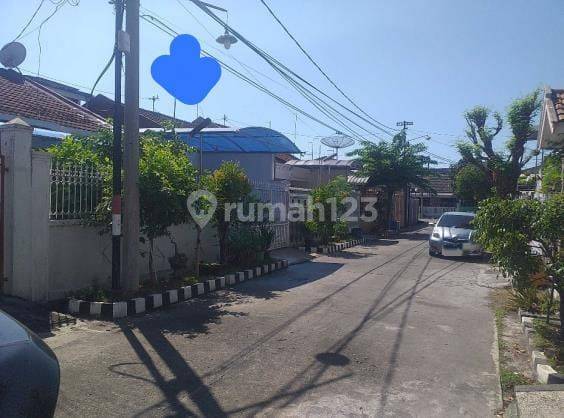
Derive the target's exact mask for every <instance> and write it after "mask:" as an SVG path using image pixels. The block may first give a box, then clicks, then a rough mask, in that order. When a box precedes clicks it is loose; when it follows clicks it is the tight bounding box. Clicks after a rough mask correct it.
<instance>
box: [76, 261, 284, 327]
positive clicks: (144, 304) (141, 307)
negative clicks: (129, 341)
mask: <svg viewBox="0 0 564 418" xmlns="http://www.w3.org/2000/svg"><path fill="white" fill-rule="evenodd" d="M287 267H288V260H280V261H276V262H274V263H271V264H265V265H263V266H257V267H255V268H253V269H247V270H244V271H238V272H236V273H232V274H226V275H225V276H221V277H219V276H218V277H216V278H214V279H210V280H206V281H205V282H203V283H196V284H193V285H190V286H184V287H181V288H179V289H170V290H165V291H163V292H161V293H153V294H151V295H147V296H145V297H140V298H133V299H129V300H127V301H122V302H113V303H109V302H87V301H84V300H79V299H70V300H69V303H68V310H69V313H70V314H79V315H81V316H90V317H95V318H101V319H109V320H112V319H118V318H123V317H126V316H131V315H137V314H142V313H144V312H147V311H153V310H155V309H159V308H162V307H166V306H168V305H174V304H177V303H179V302H183V301H185V300H188V299H192V298H194V297H197V296H201V295H204V294H206V293H211V292H215V291H216V290H219V289H224V288H225V287H228V286H234V285H236V284H237V283H241V282H244V281H246V280H250V279H253V278H256V279H260V278H262V277H263V276H264V275H266V274H269V273H273V272H275V271H277V270H282V269H285V268H287Z"/></svg>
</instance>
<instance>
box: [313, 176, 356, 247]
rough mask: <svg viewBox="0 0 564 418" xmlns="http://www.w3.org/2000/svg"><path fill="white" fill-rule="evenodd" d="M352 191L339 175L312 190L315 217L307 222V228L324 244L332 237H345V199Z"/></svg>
mask: <svg viewBox="0 0 564 418" xmlns="http://www.w3.org/2000/svg"><path fill="white" fill-rule="evenodd" d="M351 192H352V188H351V186H350V184H349V183H348V182H347V179H346V178H345V177H343V176H337V177H335V178H333V179H331V181H330V182H328V183H326V184H322V185H321V186H318V187H316V188H315V189H313V190H312V191H311V199H312V203H313V205H314V207H313V208H312V214H311V215H312V218H313V219H312V220H310V221H308V222H306V228H307V229H308V230H309V231H310V232H313V233H315V234H317V235H318V236H319V239H320V241H321V243H322V244H327V243H328V242H329V241H330V240H331V238H343V235H346V234H347V232H348V226H347V224H346V223H345V222H344V221H342V220H341V216H342V215H343V213H344V211H345V209H346V204H345V203H344V202H343V200H344V199H346V198H347V197H349V196H350V194H351ZM332 212H334V213H332Z"/></svg>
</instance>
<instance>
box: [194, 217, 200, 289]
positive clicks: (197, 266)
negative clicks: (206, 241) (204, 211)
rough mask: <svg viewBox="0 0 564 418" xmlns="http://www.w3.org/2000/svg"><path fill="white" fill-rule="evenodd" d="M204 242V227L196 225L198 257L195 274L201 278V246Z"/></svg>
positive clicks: (195, 263)
mask: <svg viewBox="0 0 564 418" xmlns="http://www.w3.org/2000/svg"><path fill="white" fill-rule="evenodd" d="M201 243H202V228H200V225H196V257H195V262H194V275H195V276H196V279H200V246H201Z"/></svg>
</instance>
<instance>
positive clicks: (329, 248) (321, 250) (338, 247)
mask: <svg viewBox="0 0 564 418" xmlns="http://www.w3.org/2000/svg"><path fill="white" fill-rule="evenodd" d="M360 244H366V238H360V239H353V240H349V241H344V242H336V243H334V244H328V245H322V246H319V247H310V249H309V252H310V253H316V254H333V253H336V252H339V251H343V250H345V249H347V248H351V247H354V246H355V245H360ZM299 249H300V250H302V251H306V247H299Z"/></svg>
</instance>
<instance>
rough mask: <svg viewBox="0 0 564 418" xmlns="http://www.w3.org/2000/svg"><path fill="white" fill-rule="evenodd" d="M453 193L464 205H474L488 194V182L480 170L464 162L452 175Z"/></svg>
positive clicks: (489, 192)
mask: <svg viewBox="0 0 564 418" xmlns="http://www.w3.org/2000/svg"><path fill="white" fill-rule="evenodd" d="M454 193H455V194H456V196H457V197H458V198H459V199H460V200H461V201H462V203H463V205H464V206H475V205H476V204H477V203H478V202H480V201H481V200H484V199H486V198H487V197H489V196H490V194H491V191H490V183H489V181H488V178H487V176H486V175H485V174H484V172H483V171H482V170H480V169H479V168H478V167H475V166H473V165H471V164H466V165H463V166H462V167H461V168H460V169H458V170H457V171H456V174H455V175H454Z"/></svg>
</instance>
